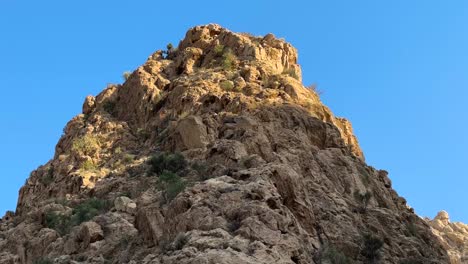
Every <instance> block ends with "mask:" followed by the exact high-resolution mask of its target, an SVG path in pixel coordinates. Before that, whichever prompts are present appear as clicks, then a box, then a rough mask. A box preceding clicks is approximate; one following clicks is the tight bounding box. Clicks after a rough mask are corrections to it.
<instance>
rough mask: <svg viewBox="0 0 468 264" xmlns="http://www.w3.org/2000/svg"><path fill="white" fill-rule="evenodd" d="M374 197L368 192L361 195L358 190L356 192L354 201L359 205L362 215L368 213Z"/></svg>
mask: <svg viewBox="0 0 468 264" xmlns="http://www.w3.org/2000/svg"><path fill="white" fill-rule="evenodd" d="M371 197H372V193H371V192H369V191H366V192H365V193H361V192H359V191H358V190H356V191H354V199H356V201H357V202H358V203H359V211H360V212H361V213H365V212H366V211H367V206H368V205H369V201H370V199H371Z"/></svg>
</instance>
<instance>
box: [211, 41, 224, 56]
mask: <svg viewBox="0 0 468 264" xmlns="http://www.w3.org/2000/svg"><path fill="white" fill-rule="evenodd" d="M213 51H214V52H215V54H216V56H218V57H221V56H223V51H224V45H221V44H218V45H216V46H215V47H214V49H213Z"/></svg>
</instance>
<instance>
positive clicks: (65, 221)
mask: <svg viewBox="0 0 468 264" xmlns="http://www.w3.org/2000/svg"><path fill="white" fill-rule="evenodd" d="M70 220H71V217H70V216H68V215H64V214H60V213H56V212H47V213H46V214H45V226H46V227H47V228H51V229H54V230H55V231H57V232H59V234H61V235H65V234H67V233H68V232H69V231H70V229H71V227H72V224H71V221H70Z"/></svg>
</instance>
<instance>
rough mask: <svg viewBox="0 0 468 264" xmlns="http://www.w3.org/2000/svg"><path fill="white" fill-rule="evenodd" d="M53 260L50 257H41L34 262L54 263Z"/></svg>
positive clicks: (40, 263)
mask: <svg viewBox="0 0 468 264" xmlns="http://www.w3.org/2000/svg"><path fill="white" fill-rule="evenodd" d="M52 263H53V262H52V260H50V259H48V258H40V259H38V260H35V261H34V262H33V264H52Z"/></svg>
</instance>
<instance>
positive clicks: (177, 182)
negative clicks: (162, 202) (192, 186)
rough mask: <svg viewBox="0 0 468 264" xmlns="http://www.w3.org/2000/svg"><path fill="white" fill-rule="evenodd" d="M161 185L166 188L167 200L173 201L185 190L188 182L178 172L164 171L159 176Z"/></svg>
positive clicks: (163, 188) (165, 195)
mask: <svg viewBox="0 0 468 264" xmlns="http://www.w3.org/2000/svg"><path fill="white" fill-rule="evenodd" d="M159 186H160V188H161V189H162V190H164V197H165V199H166V201H167V202H170V201H172V200H173V199H174V198H175V197H176V196H177V195H178V194H179V193H180V192H182V191H183V190H185V187H186V186H187V184H186V182H185V181H184V180H183V179H182V178H181V177H180V176H179V175H177V174H175V173H173V172H170V171H164V172H163V173H162V174H161V175H160V176H159Z"/></svg>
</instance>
